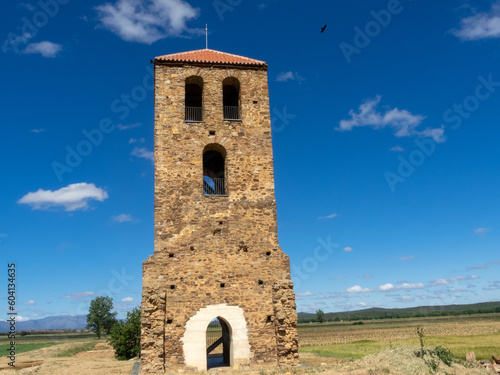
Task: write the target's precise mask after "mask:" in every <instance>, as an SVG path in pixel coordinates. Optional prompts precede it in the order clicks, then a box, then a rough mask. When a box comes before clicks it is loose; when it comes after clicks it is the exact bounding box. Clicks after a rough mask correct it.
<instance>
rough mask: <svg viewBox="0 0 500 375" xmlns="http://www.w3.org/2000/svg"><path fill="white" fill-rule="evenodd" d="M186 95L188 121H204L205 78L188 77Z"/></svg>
mask: <svg viewBox="0 0 500 375" xmlns="http://www.w3.org/2000/svg"><path fill="white" fill-rule="evenodd" d="M185 95H186V96H185V102H186V121H203V101H202V97H203V79H202V78H201V77H197V76H192V77H188V78H186V87H185Z"/></svg>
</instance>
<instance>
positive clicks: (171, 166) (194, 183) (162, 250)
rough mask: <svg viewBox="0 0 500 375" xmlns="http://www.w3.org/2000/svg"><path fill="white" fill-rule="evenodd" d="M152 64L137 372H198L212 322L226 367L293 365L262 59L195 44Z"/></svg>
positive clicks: (290, 296) (290, 303)
mask: <svg viewBox="0 0 500 375" xmlns="http://www.w3.org/2000/svg"><path fill="white" fill-rule="evenodd" d="M154 67H155V202H154V212H155V248H154V254H153V255H152V256H150V257H149V258H148V259H147V260H146V261H145V262H144V264H143V292H142V340H141V345H142V348H141V372H142V373H164V372H165V371H166V369H174V368H179V367H192V368H197V369H198V370H206V369H207V344H206V342H207V341H206V331H207V326H208V324H209V323H210V322H211V321H213V320H214V319H216V318H217V319H218V320H219V322H220V325H221V326H222V334H221V337H220V338H219V340H218V342H219V344H220V346H221V347H222V352H223V362H224V364H225V365H226V366H231V367H234V368H246V367H263V366H283V365H285V366H288V365H297V364H298V341H297V329H296V323H297V313H296V306H295V294H294V292H293V284H292V281H291V279H290V262H289V258H288V256H287V255H286V254H285V253H283V251H282V250H281V248H280V247H279V244H278V232H277V222H276V202H275V196H274V177H273V155H272V144H271V122H270V113H269V94H268V86H267V64H266V63H265V62H263V61H259V60H254V59H250V58H247V57H242V56H237V55H233V54H229V53H224V52H219V51H214V50H210V49H204V50H198V51H190V52H183V53H175V54H171V55H165V56H160V57H157V58H155V60H154ZM212 349H213V348H210V349H208V352H210V351H211V350H212Z"/></svg>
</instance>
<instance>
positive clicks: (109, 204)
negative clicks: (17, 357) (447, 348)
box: [0, 0, 500, 319]
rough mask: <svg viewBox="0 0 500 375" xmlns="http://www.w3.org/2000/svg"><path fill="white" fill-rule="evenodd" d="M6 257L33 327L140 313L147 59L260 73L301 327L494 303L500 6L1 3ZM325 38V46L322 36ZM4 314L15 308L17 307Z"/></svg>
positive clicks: (0, 236)
mask: <svg viewBox="0 0 500 375" xmlns="http://www.w3.org/2000/svg"><path fill="white" fill-rule="evenodd" d="M1 8H2V9H1V11H2V12H1V14H2V15H3V16H2V18H3V19H2V23H1V26H0V29H1V33H0V35H1V36H2V38H3V41H1V44H2V51H1V52H0V53H1V55H2V58H1V60H0V66H1V71H2V90H1V91H0V96H1V97H0V100H1V103H2V105H1V107H0V115H1V116H0V118H1V122H2V126H1V129H2V137H0V157H1V159H2V160H3V162H2V163H1V164H0V175H1V176H2V184H1V190H0V207H1V210H0V250H1V254H2V260H3V262H4V264H5V265H6V264H7V263H10V262H15V263H16V265H17V272H18V273H17V290H18V294H17V296H18V302H19V305H18V308H19V314H20V315H21V316H22V319H36V318H42V317H45V316H49V315H59V314H84V313H86V312H87V309H88V304H89V301H90V299H92V298H94V297H95V296H97V295H100V294H103V293H105V294H107V295H110V296H112V297H113V299H114V302H115V306H116V308H117V310H118V311H119V312H120V315H121V316H124V314H125V312H126V311H127V310H129V309H131V308H133V307H134V306H138V305H139V304H140V299H141V277H142V261H144V260H145V259H146V258H147V257H148V256H149V255H150V254H152V253H153V183H154V180H153V179H154V168H153V154H152V151H153V119H154V117H153V116H154V113H153V92H152V81H151V64H149V60H150V59H151V58H154V57H155V56H159V55H163V54H168V53H174V52H182V51H188V50H195V49H201V48H204V47H205V34H204V29H205V24H206V23H208V25H209V26H208V28H209V48H213V49H216V50H221V51H225V52H230V53H235V54H239V55H243V56H248V57H252V58H256V59H259V60H265V61H267V63H268V65H269V72H268V73H269V89H270V102H271V116H272V126H273V148H274V165H275V180H276V199H277V206H278V224H279V237H280V244H281V246H282V247H283V250H284V251H285V252H286V253H287V254H289V255H290V259H291V265H292V278H293V280H294V282H295V285H296V288H295V289H296V293H297V299H298V301H297V302H298V310H299V311H315V310H316V309H318V308H321V309H323V310H324V311H344V310H352V309H358V308H364V307H372V306H380V307H409V306H416V305H437V304H453V303H474V302H483V301H494V300H498V299H499V293H500V277H499V276H498V274H499V271H500V256H499V247H498V244H499V243H500V222H499V215H498V212H499V208H500V192H499V190H498V186H499V183H500V171H499V170H498V166H499V165H500V149H499V147H498V138H499V136H500V130H499V126H498V121H499V120H498V119H499V110H500V68H499V67H500V3H498V2H491V1H479V0H476V1H451V0H443V1H440V2H437V3H436V2H434V3H433V4H432V7H430V6H429V2H424V1H410V0H401V1H397V0H391V1H376V2H374V1H368V0H363V1H356V2H353V1H351V0H339V1H314V0H313V1H308V2H302V1H300V2H299V1H293V2H291V1H281V0H262V1H245V0H216V1H205V2H202V1H193V0H190V1H181V0H147V1H146V0H117V1H111V2H103V1H96V0H91V1H86V2H77V1H74V0H45V1H44V0H41V1H39V2H36V1H28V2H17V3H15V4H14V3H2V5H1ZM325 24H327V28H326V29H325V31H324V32H323V33H321V32H320V29H321V27H323V26H324V25H325ZM5 302H6V301H5Z"/></svg>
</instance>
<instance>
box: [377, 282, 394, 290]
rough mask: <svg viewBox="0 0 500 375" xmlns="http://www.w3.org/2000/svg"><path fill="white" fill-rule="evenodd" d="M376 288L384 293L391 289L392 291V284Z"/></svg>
mask: <svg viewBox="0 0 500 375" xmlns="http://www.w3.org/2000/svg"><path fill="white" fill-rule="evenodd" d="M378 288H379V289H380V290H381V291H382V292H386V291H388V290H392V289H394V285H392V284H390V283H389V284H384V285H380V286H379V287H378Z"/></svg>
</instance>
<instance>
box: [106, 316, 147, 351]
mask: <svg viewBox="0 0 500 375" xmlns="http://www.w3.org/2000/svg"><path fill="white" fill-rule="evenodd" d="M109 343H110V344H111V345H112V346H113V348H114V349H115V357H116V358H117V359H122V360H123V359H130V358H134V357H137V356H139V354H140V352H141V309H140V308H139V307H136V308H135V309H133V310H132V311H129V312H128V313H127V319H126V320H125V321H124V322H122V321H119V322H117V323H116V324H115V325H114V326H113V328H111V338H110V340H109Z"/></svg>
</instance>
